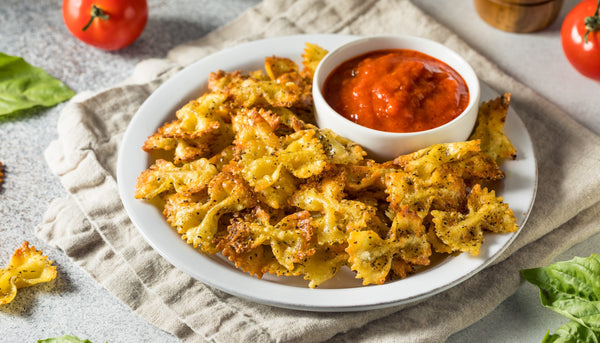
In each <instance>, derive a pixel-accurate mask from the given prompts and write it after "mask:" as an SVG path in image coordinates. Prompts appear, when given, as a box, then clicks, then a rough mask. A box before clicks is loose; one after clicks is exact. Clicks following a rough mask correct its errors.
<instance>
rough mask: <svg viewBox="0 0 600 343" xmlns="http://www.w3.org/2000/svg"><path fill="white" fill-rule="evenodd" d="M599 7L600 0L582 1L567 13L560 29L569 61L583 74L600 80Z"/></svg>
mask: <svg viewBox="0 0 600 343" xmlns="http://www.w3.org/2000/svg"><path fill="white" fill-rule="evenodd" d="M599 7H600V0H584V1H582V2H580V3H579V4H578V5H577V6H575V7H574V8H573V9H572V10H571V12H569V14H567V17H566V18H565V20H564V22H563V24H562V28H561V31H560V36H561V42H562V47H563V51H564V52H565V56H567V59H568V60H569V62H571V64H572V65H573V67H575V69H577V71H579V72H580V73H581V74H583V75H585V76H587V77H589V78H592V79H594V80H597V81H600V18H599V17H598V8H599ZM586 34H587V36H586Z"/></svg>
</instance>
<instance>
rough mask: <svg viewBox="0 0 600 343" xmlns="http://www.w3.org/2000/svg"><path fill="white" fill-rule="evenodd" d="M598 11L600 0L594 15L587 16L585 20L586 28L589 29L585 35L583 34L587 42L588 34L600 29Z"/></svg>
mask: <svg viewBox="0 0 600 343" xmlns="http://www.w3.org/2000/svg"><path fill="white" fill-rule="evenodd" d="M598 12H600V0H598V5H597V6H596V11H595V12H594V15H592V16H589V17H586V18H585V19H584V20H583V22H584V23H585V28H586V29H587V31H585V35H584V36H583V41H584V42H586V43H587V42H588V35H589V34H590V32H594V31H598V30H600V17H599V16H598Z"/></svg>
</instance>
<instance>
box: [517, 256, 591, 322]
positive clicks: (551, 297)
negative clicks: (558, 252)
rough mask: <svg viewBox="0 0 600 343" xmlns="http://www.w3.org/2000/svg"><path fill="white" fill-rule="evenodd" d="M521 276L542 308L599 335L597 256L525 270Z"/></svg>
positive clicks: (577, 258)
mask: <svg viewBox="0 0 600 343" xmlns="http://www.w3.org/2000/svg"><path fill="white" fill-rule="evenodd" d="M521 274H522V275H523V277H524V278H525V280H527V281H529V282H531V283H532V284H534V285H536V286H537V287H539V289H540V298H541V301H542V305H544V306H546V307H548V308H550V309H551V310H553V311H555V312H557V313H560V314H562V315H563V316H565V317H567V318H569V319H571V320H573V321H575V322H577V323H579V324H580V325H582V326H584V327H587V328H589V329H590V330H593V331H595V332H600V255H598V254H593V255H591V256H590V257H587V258H582V257H575V258H574V259H572V260H570V261H565V262H557V263H555V264H552V265H550V266H547V267H541V268H532V269H524V270H522V271H521ZM571 325H573V324H571Z"/></svg>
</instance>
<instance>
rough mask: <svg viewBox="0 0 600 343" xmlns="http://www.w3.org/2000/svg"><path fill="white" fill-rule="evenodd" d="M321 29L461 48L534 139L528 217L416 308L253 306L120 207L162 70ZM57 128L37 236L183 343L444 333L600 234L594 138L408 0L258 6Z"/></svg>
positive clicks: (67, 111)
mask: <svg viewBox="0 0 600 343" xmlns="http://www.w3.org/2000/svg"><path fill="white" fill-rule="evenodd" d="M400 19H402V20H400ZM317 32H318V33H343V34H354V35H372V34H411V35H416V36H422V37H425V38H430V39H433V40H436V41H439V42H441V43H443V44H445V45H447V46H449V47H450V48H452V49H454V50H456V51H457V52H459V53H460V54H461V55H462V56H464V57H465V58H466V59H467V60H468V61H469V62H470V63H471V64H472V65H473V67H474V69H475V70H476V72H477V74H478V75H479V77H480V78H481V79H482V80H483V81H484V82H486V83H487V84H489V85H490V86H491V87H492V88H494V89H495V90H496V91H498V92H510V93H512V99H513V103H512V104H511V106H514V107H515V109H516V112H517V113H518V114H519V116H520V118H521V119H522V120H523V122H524V123H525V125H526V127H527V129H528V131H529V133H530V135H531V137H532V140H533V142H534V146H535V152H536V159H537V161H538V169H539V179H538V180H539V181H538V182H539V186H538V193H537V198H536V202H535V205H534V207H533V209H532V212H531V215H530V217H529V219H528V222H527V223H526V225H525V226H524V228H523V230H522V232H521V233H520V234H519V236H518V237H517V240H516V241H515V242H514V243H513V245H512V246H511V247H510V248H509V249H508V250H507V251H506V252H505V253H504V254H503V255H502V257H501V258H500V259H498V260H497V261H496V263H495V264H494V265H493V266H490V267H488V268H486V269H485V270H483V271H482V272H480V273H478V274H477V275H475V276H473V277H472V278H470V279H468V280H467V281H465V282H463V283H461V284H459V285H458V286H455V287H453V288H451V289H449V290H447V291H445V292H443V293H441V294H438V295H436V296H433V297H431V298H428V299H425V300H423V301H421V302H419V303H416V304H410V305H407V306H402V307H392V308H386V309H380V310H372V311H363V312H352V313H313V312H304V311H294V310H286V309H281V308H275V307H270V306H267V305H261V304H257V303H253V302H250V301H247V300H244V299H240V298H237V297H235V296H232V295H229V294H226V293H224V292H222V291H220V290H217V289H214V288H211V287H209V286H206V285H204V284H202V283H200V282H199V281H197V280H195V279H193V278H191V277H190V276H188V275H187V274H185V273H183V272H181V271H179V270H178V269H176V268H175V267H173V266H172V265H171V264H170V263H169V262H167V261H166V260H165V259H163V258H162V257H161V256H160V255H159V254H158V253H157V252H156V251H155V250H154V249H152V247H150V245H148V244H147V243H146V242H145V241H144V239H143V237H142V236H141V234H140V233H139V232H138V231H137V229H136V228H135V227H134V225H133V224H132V223H131V221H130V220H129V217H128V216H127V213H126V212H125V210H124V208H123V206H122V204H121V200H120V198H119V192H118V184H117V180H116V161H117V157H118V149H119V144H120V141H121V138H122V136H123V134H124V132H125V130H126V128H127V125H128V123H129V121H130V119H131V118H132V116H133V115H134V114H135V112H136V111H137V109H138V108H139V106H140V105H141V104H142V103H143V102H144V100H145V99H146V98H147V97H148V96H149V95H150V94H151V93H152V92H153V91H154V90H156V88H157V87H158V86H160V84H162V83H163V82H164V81H165V80H167V79H168V78H169V77H170V76H172V75H174V74H175V73H176V72H177V71H179V70H181V68H183V67H185V66H187V65H189V64H191V63H193V62H194V61H197V60H198V59H200V58H202V57H204V56H206V55H208V54H210V53H213V52H215V51H218V50H220V49H223V48H226V47H228V46H232V45H235V44H240V43H242V42H246V41H250V40H255V39H261V38H266V37H271V36H274V35H285V34H303V33H317ZM269 54H270V53H269V52H267V51H266V52H265V57H266V56H267V55H269ZM57 130H58V138H57V140H55V141H54V142H52V143H51V144H50V145H49V146H48V148H47V149H46V151H45V158H46V160H47V163H48V165H49V167H50V170H51V171H52V172H53V173H54V174H56V175H57V177H59V178H60V181H61V183H62V185H63V186H64V187H65V189H66V190H67V191H68V193H69V195H68V197H67V198H65V199H57V200H55V201H54V202H53V203H52V204H51V205H50V207H49V209H48V210H47V213H46V216H45V218H44V222H43V223H42V224H41V225H40V226H39V227H38V228H37V235H38V236H39V237H40V238H42V239H44V240H46V241H48V242H49V243H51V244H54V245H56V246H58V247H59V248H60V249H62V250H63V251H64V252H65V254H67V255H68V256H69V257H70V258H71V259H72V260H73V261H74V262H75V263H76V264H77V265H79V266H80V267H81V268H83V269H84V270H86V271H87V272H88V273H89V274H90V275H91V276H92V277H93V278H94V279H95V280H97V281H98V282H99V283H100V284H102V285H103V286H104V287H106V288H107V289H108V290H109V291H110V292H111V293H112V294H114V295H115V296H116V297H117V298H119V299H120V300H121V301H123V303H125V304H126V305H127V306H129V307H130V308H131V309H132V310H133V311H135V312H136V313H138V314H139V315H140V316H142V317H143V318H145V319H146V320H147V321H149V322H150V323H152V324H153V325H155V326H157V327H160V328H161V329H163V330H165V331H168V332H170V333H172V334H173V335H175V336H176V337H179V338H180V339H182V340H184V341H189V342H204V341H209V342H239V341H252V342H276V341H298V342H314V341H324V340H328V339H332V340H333V341H336V342H346V341H356V340H357V339H358V340H360V341H365V342H370V341H373V342H385V341H395V342H435V341H443V340H445V339H446V338H447V337H448V336H449V335H450V334H452V333H453V332H456V331H458V330H460V329H462V328H464V327H466V326H468V325H470V324H472V323H474V322H475V321H477V320H478V319H480V318H481V317H483V316H484V315H485V314H487V313H489V312H490V311H492V310H493V309H494V308H495V307H496V306H497V305H498V304H499V303H500V302H502V301H503V300H504V299H505V298H507V297H508V296H510V295H511V294H512V293H513V292H514V291H515V290H516V289H517V288H518V286H519V284H520V282H521V279H520V275H519V269H521V268H524V267H532V266H535V265H540V264H544V263H546V262H547V261H549V260H550V259H551V258H552V257H554V256H556V255H557V254H559V253H560V252H562V251H564V250H566V249H567V248H569V247H570V246H572V245H574V244H576V243H578V242H580V241H582V240H584V239H585V238H587V237H590V236H591V235H593V234H596V233H598V232H600V228H598V227H595V226H594V225H593V219H594V218H597V216H598V214H599V213H600V194H597V192H596V191H595V190H597V189H599V188H600V175H598V173H597V171H596V168H597V165H598V162H600V161H599V159H598V156H600V137H598V136H597V135H595V134H594V133H592V132H590V131H589V130H587V129H586V128H584V127H582V126H581V125H579V124H577V123H576V122H575V121H573V120H572V119H571V118H570V117H569V116H568V115H567V114H566V113H564V112H562V111H561V110H560V109H558V108H557V107H555V106H554V105H552V104H551V103H550V102H548V101H547V100H545V99H543V98H542V97H540V96H539V95H537V94H536V93H535V92H533V91H532V90H531V89H529V88H527V87H526V86H524V85H522V84H520V83H519V82H517V81H515V80H514V79H512V78H511V77H509V76H508V75H506V74H505V73H503V72H502V71H501V70H500V69H499V68H497V67H496V66H495V65H494V64H493V63H491V62H490V61H489V60H487V59H486V58H484V57H483V56H482V55H480V54H478V53H477V52H476V51H474V50H473V49H471V48H470V47H469V46H468V45H466V44H465V43H464V42H463V41H462V40H461V39H460V38H459V37H457V36H456V35H455V34H454V33H452V32H450V31H449V30H447V29H446V28H444V27H443V26H442V25H440V24H438V23H437V22H435V21H434V20H433V19H432V18H430V17H429V16H427V15H426V14H424V13H423V12H422V11H420V10H419V9H418V8H417V7H415V6H414V5H413V4H411V3H410V2H409V1H408V0H380V1H376V0H367V1H363V0H352V1H325V0H299V1H293V0H284V1H279V0H265V1H264V2H263V3H261V4H259V5H258V6H256V7H254V8H252V9H250V10H248V11H247V12H245V13H244V14H243V15H242V16H241V17H239V18H238V19H237V20H236V21H234V22H232V23H230V24H228V25H226V26H224V27H222V28H220V29H218V30H216V31H214V32H213V33H211V34H209V35H207V36H206V37H204V38H202V39H200V40H198V41H195V42H190V43H187V44H183V45H181V46H179V47H176V48H175V49H173V50H172V51H171V52H170V53H169V55H168V58H167V59H164V60H159V59H152V60H148V61H143V62H141V63H140V64H139V65H138V66H137V67H136V69H135V71H134V73H133V75H132V76H131V77H129V78H128V79H126V80H125V81H124V82H123V83H121V84H119V85H117V86H115V87H113V88H110V89H106V90H103V91H100V92H97V93H85V94H81V95H78V96H77V97H76V98H74V99H73V100H72V101H71V103H70V104H69V105H68V106H66V107H65V108H64V110H63V111H62V112H61V117H60V119H59V123H58V127H57ZM439 313H444V314H445V315H443V316H441V315H439ZM367 324H368V325H367ZM399 333H402V334H401V335H399Z"/></svg>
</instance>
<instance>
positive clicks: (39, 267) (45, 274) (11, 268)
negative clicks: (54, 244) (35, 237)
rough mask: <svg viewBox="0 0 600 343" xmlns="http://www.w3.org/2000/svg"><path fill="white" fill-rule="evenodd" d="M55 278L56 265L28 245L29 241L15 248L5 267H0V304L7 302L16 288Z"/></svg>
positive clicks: (15, 292) (13, 295)
mask: <svg viewBox="0 0 600 343" xmlns="http://www.w3.org/2000/svg"><path fill="white" fill-rule="evenodd" d="M54 278H56V266H53V265H52V261H50V260H48V256H44V255H42V252H41V251H39V250H35V247H34V246H31V247H30V246H29V242H23V244H22V245H21V246H20V247H19V248H18V249H17V250H15V253H14V254H13V256H12V258H11V259H10V261H9V262H8V266H7V267H6V268H3V269H0V305H2V304H8V303H9V302H11V301H12V300H13V299H14V298H15V296H16V295H17V289H18V288H23V287H29V286H33V285H35V284H38V283H41V282H48V281H51V280H54Z"/></svg>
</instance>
